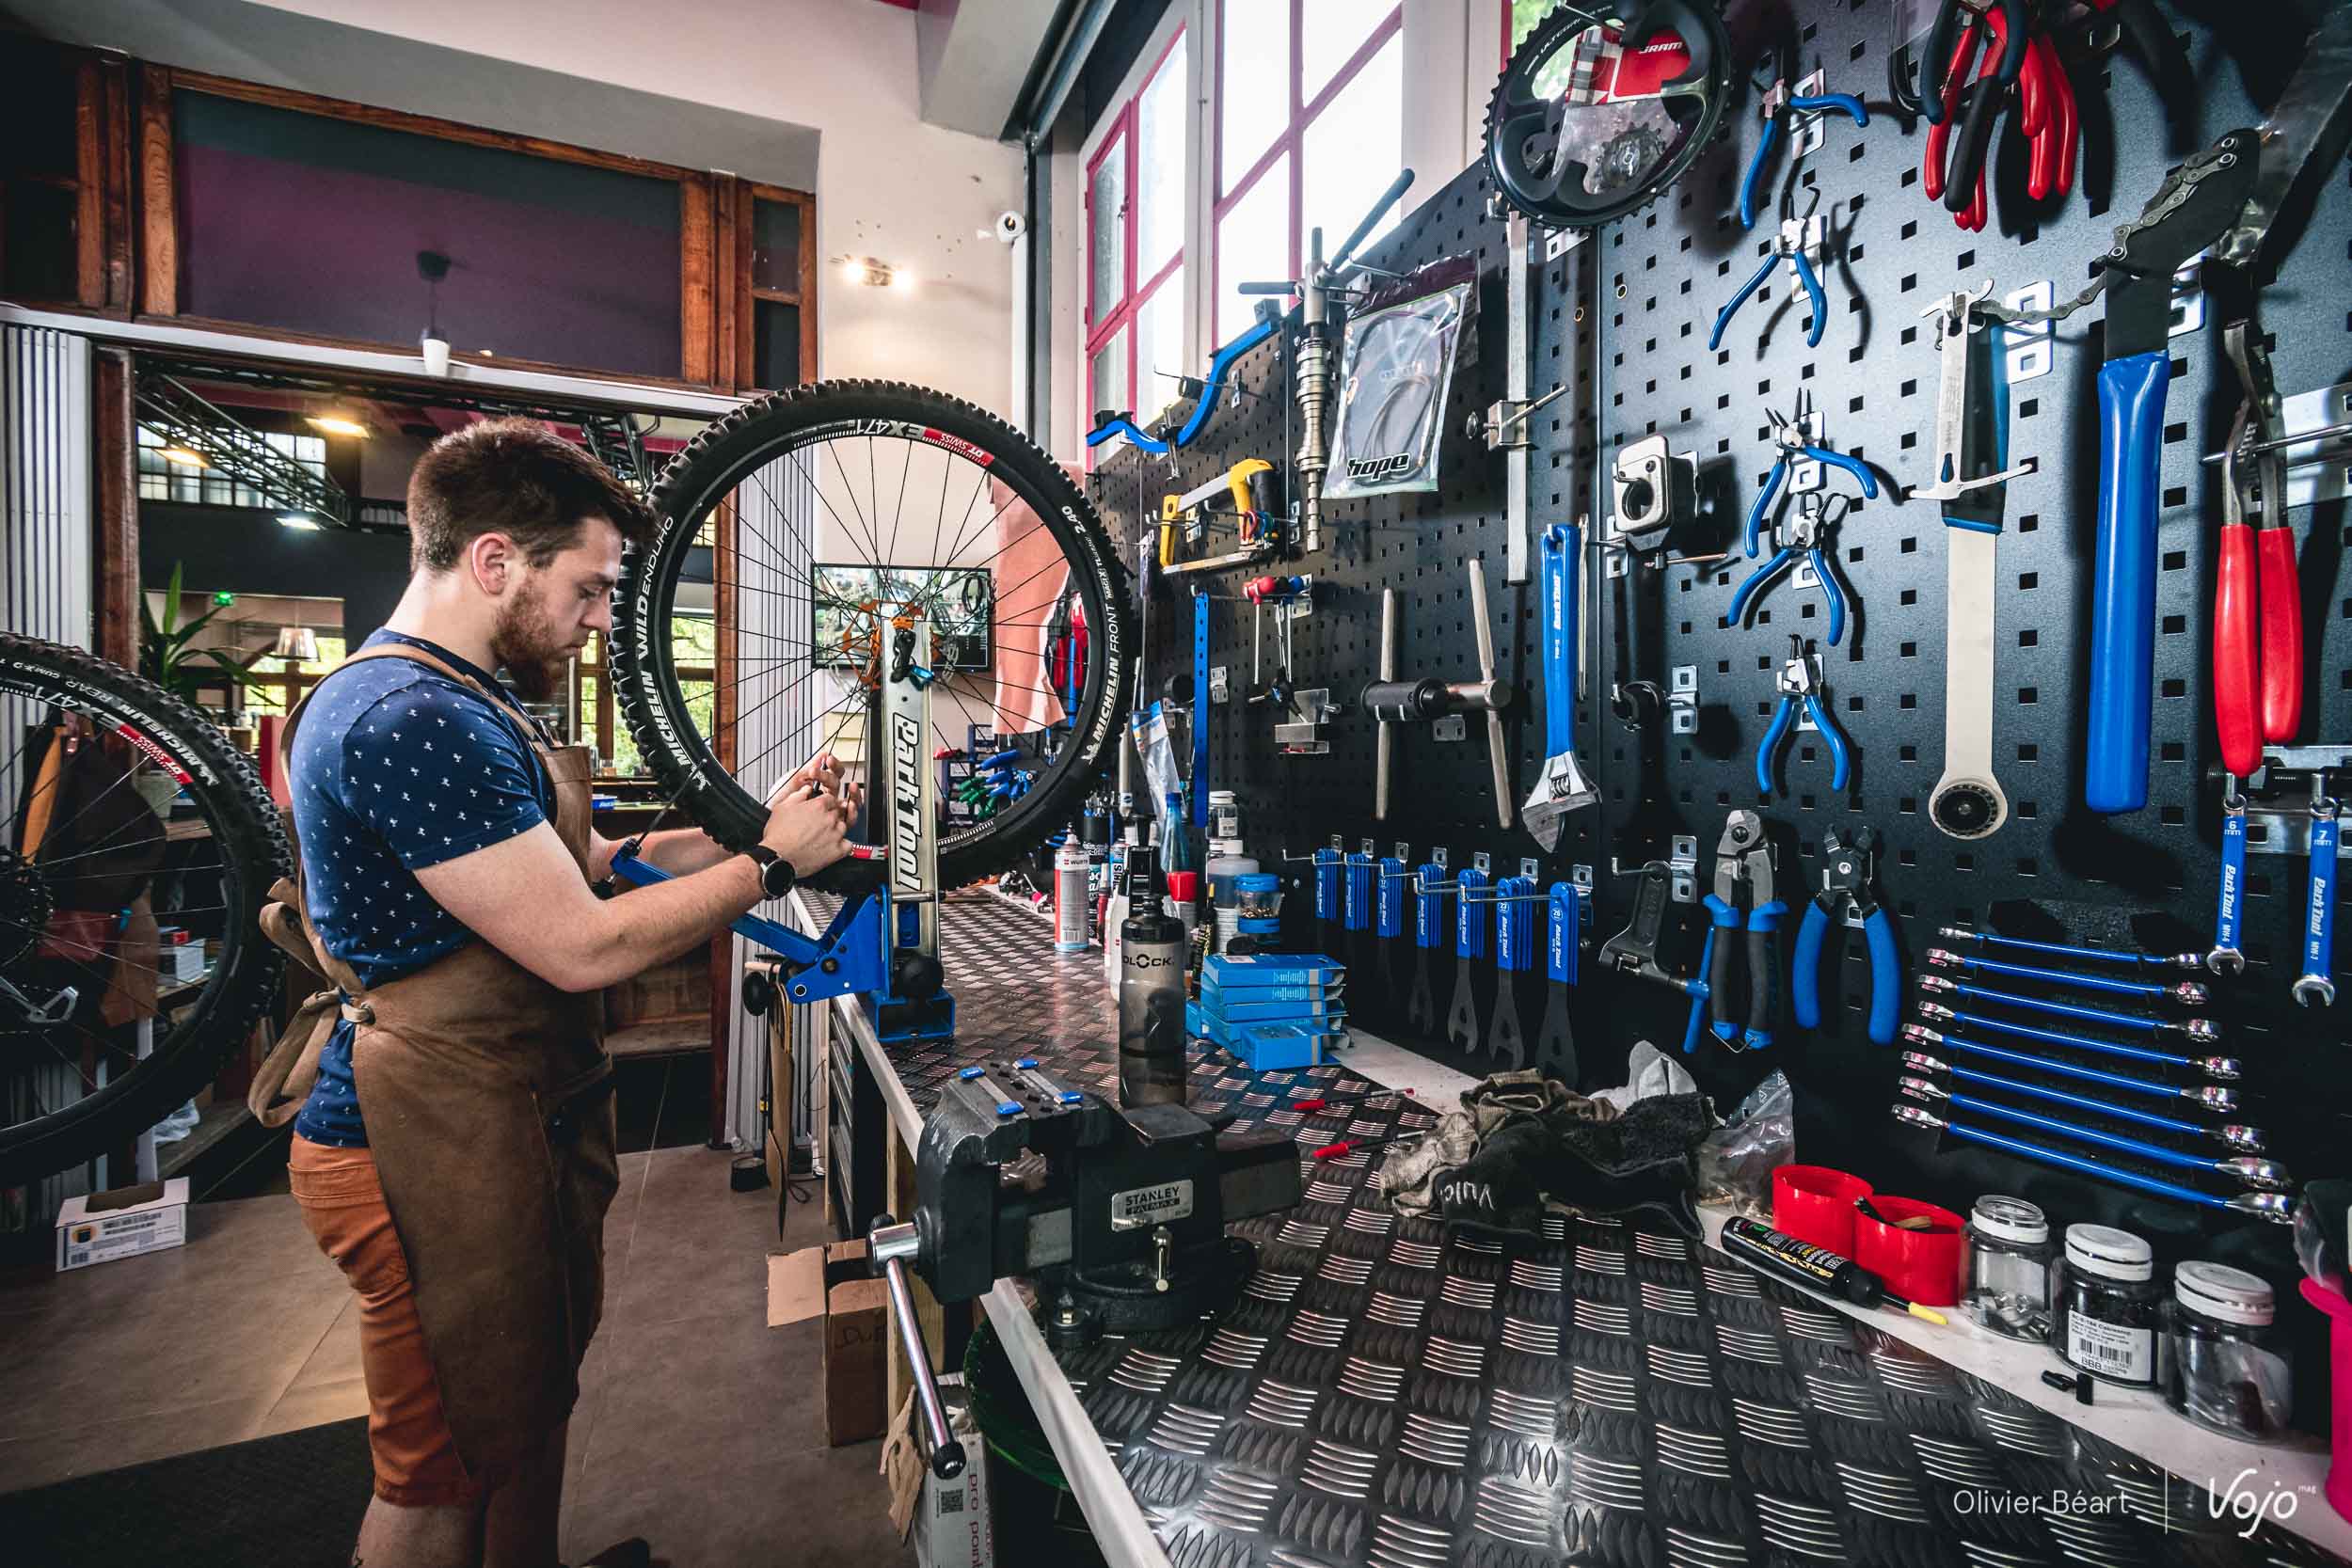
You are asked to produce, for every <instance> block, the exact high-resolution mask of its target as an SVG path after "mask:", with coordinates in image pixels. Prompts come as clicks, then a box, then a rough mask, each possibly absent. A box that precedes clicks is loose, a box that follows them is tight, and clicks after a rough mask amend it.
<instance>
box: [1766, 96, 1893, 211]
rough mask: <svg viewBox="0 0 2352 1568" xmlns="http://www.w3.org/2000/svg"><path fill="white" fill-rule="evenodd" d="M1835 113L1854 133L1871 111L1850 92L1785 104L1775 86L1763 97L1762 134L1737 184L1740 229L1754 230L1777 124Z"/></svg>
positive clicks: (1777, 139)
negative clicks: (1795, 116)
mask: <svg viewBox="0 0 2352 1568" xmlns="http://www.w3.org/2000/svg"><path fill="white" fill-rule="evenodd" d="M1833 109H1835V110H1836V111H1837V112H1839V113H1841V114H1843V115H1844V116H1845V117H1846V118H1847V119H1851V120H1852V121H1853V122H1854V128H1855V129H1856V130H1859V129H1861V128H1862V127H1863V126H1866V125H1867V124H1869V123H1870V111H1869V110H1868V109H1867V108H1866V107H1865V106H1864V105H1863V103H1862V100H1861V99H1859V98H1856V97H1855V96H1854V95H1853V94H1852V93H1850V92H1826V93H1822V94H1820V95H1819V96H1818V97H1817V96H1814V95H1811V94H1804V93H1801V94H1798V95H1796V96H1795V97H1791V98H1788V99H1786V100H1784V99H1783V98H1782V96H1781V87H1779V86H1778V85H1777V84H1776V85H1775V86H1774V87H1772V91H1771V92H1769V93H1767V94H1765V97H1764V131H1763V135H1761V136H1760V137H1758V138H1757V140H1756V151H1755V152H1754V153H1753V154H1752V155H1751V156H1750V157H1749V159H1748V172H1747V173H1746V175H1745V176H1743V177H1742V178H1741V180H1740V228H1742V229H1753V228H1755V227H1756V187H1757V186H1759V185H1761V184H1762V183H1763V182H1764V170H1765V168H1766V167H1767V166H1769V165H1770V164H1771V163H1772V149H1773V148H1774V147H1776V146H1777V145H1778V144H1779V142H1780V122H1781V120H1782V119H1784V118H1785V117H1786V116H1787V115H1791V114H1820V113H1826V112H1828V111H1830V110H1833Z"/></svg>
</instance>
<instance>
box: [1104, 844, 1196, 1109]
mask: <svg viewBox="0 0 2352 1568" xmlns="http://www.w3.org/2000/svg"><path fill="white" fill-rule="evenodd" d="M1127 864H1128V871H1127V901H1128V906H1129V910H1130V912H1129V914H1128V916H1127V918H1126V920H1125V921H1124V922H1123V923H1122V924H1121V926H1120V933H1119V945H1120V954H1119V1102H1120V1105H1121V1106H1132V1105H1181V1104H1183V1103H1184V927H1183V926H1182V925H1180V924H1179V923H1178V922H1177V921H1176V920H1175V919H1174V918H1173V917H1171V916H1169V915H1168V914H1166V913H1163V912H1162V911H1161V909H1160V901H1159V898H1158V897H1157V896H1156V895H1157V893H1158V887H1157V883H1158V880H1159V867H1158V865H1157V863H1156V861H1155V857H1153V855H1152V852H1151V851H1150V850H1148V849H1141V848H1138V849H1135V850H1131V851H1130V852H1129V855H1128V861H1127Z"/></svg>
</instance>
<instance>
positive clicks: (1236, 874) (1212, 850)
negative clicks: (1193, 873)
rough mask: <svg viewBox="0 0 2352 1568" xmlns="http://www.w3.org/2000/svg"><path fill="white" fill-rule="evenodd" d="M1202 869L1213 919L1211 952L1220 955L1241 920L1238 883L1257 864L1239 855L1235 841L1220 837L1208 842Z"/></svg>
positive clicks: (1253, 859)
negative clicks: (1207, 850) (1204, 874)
mask: <svg viewBox="0 0 2352 1568" xmlns="http://www.w3.org/2000/svg"><path fill="white" fill-rule="evenodd" d="M1202 869H1203V870H1204V871H1205V872H1206V873H1207V875H1208V879H1209V908H1210V910H1211V911H1212V912H1213V913H1214V914H1215V916H1216V944H1215V951H1216V952H1219V953H1222V952H1224V951H1225V944H1226V943H1227V942H1230V941H1232V935H1233V931H1234V928H1235V923H1236V922H1237V921H1239V920H1240V918H1241V894H1240V889H1239V883H1240V880H1241V879H1242V878H1244V877H1247V876H1249V875H1251V874H1253V873H1254V872H1256V871H1257V869H1258V863H1257V860H1256V859H1255V858H1254V857H1252V856H1249V855H1245V854H1243V853H1242V851H1241V841H1240V840H1239V839H1231V838H1220V839H1216V840H1213V841H1212V842H1211V843H1210V845H1209V860H1208V863H1207V865H1205V866H1204V867H1203V868H1202Z"/></svg>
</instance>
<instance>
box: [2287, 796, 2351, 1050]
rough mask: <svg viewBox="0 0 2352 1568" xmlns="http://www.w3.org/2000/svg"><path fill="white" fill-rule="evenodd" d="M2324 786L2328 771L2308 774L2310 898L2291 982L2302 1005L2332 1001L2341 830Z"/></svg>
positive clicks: (2333, 993)
mask: <svg viewBox="0 0 2352 1568" xmlns="http://www.w3.org/2000/svg"><path fill="white" fill-rule="evenodd" d="M2327 790H2328V775H2327V774H2326V773H2324V772H2316V773H2313V774H2312V880H2311V900H2310V902H2309V903H2308V904H2307V905H2306V906H2305V907H2304V914H2303V973H2302V974H2301V975H2299V976H2298V977H2297V978H2296V982H2295V999H2296V1001H2297V1002H2299V1003H2301V1004H2302V1005H2303V1006H2306V1007H2310V1006H2321V1007H2332V1006H2335V1005H2336V982H2335V978H2334V976H2333V974H2331V973H2330V971H2332V970H2333V969H2334V968H2335V958H2336V929H2335V927H2336V840H2337V834H2338V833H2339V832H2340V831H2341V823H2340V822H2339V821H2338V807H2337V803H2336V800H2334V798H2333V797H2331V796H2329V795H2328V792H2327Z"/></svg>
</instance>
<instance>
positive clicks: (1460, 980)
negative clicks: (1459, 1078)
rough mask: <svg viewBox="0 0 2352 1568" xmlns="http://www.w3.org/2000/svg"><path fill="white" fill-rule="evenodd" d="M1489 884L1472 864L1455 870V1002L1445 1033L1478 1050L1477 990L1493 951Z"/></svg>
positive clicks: (1481, 1032) (1482, 1034)
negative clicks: (1487, 908)
mask: <svg viewBox="0 0 2352 1568" xmlns="http://www.w3.org/2000/svg"><path fill="white" fill-rule="evenodd" d="M1491 886H1492V879H1491V878H1489V877H1488V876H1487V874H1486V872H1484V871H1481V870H1479V869H1478V868H1477V867H1476V866H1474V865H1466V866H1464V867H1463V868H1462V869H1461V870H1459V871H1457V872H1455V873H1454V1006H1452V1007H1451V1008H1450V1009H1448V1011H1447V1013H1446V1017H1445V1037H1446V1038H1447V1039H1449V1040H1451V1041H1453V1042H1454V1045H1456V1046H1458V1047H1460V1048H1461V1049H1462V1050H1464V1051H1475V1050H1477V1049H1478V1048H1479V1047H1480V1045H1481V1044H1483V1043H1484V1041H1485V1039H1486V1021H1485V1020H1484V1019H1483V1018H1481V1017H1480V1016H1479V1015H1480V1014H1481V1013H1482V1012H1484V1011H1486V1008H1484V1007H1482V1006H1480V1003H1481V1001H1482V1000H1483V999H1482V998H1481V997H1480V995H1479V992H1480V991H1481V990H1484V989H1486V981H1487V977H1488V976H1489V975H1491V974H1493V972H1494V970H1493V965H1492V964H1491V963H1489V962H1488V961H1487V958H1488V955H1489V954H1490V953H1491V952H1492V951H1493V948H1492V946H1491V938H1490V936H1489V932H1490V931H1491V930H1492V928H1493V927H1492V922H1491V920H1490V917H1489V916H1488V915H1487V913H1486V906H1487V905H1488V904H1489V903H1491V902H1493V899H1492V897H1491V895H1490V894H1489V892H1488V889H1489V888H1490V887H1491Z"/></svg>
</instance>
